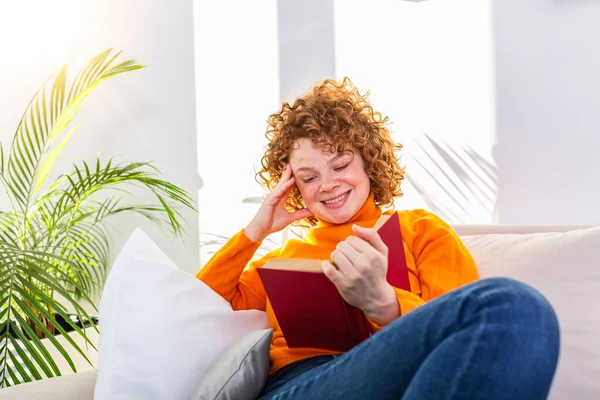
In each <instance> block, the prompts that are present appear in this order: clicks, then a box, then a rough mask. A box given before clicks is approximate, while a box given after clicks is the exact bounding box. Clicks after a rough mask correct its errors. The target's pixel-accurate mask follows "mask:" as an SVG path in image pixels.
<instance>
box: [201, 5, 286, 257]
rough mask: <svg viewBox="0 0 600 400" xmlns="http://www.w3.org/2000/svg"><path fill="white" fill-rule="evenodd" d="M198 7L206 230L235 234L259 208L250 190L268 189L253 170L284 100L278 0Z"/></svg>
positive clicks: (203, 229) (257, 194) (258, 192)
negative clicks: (269, 121) (250, 200)
mask: <svg viewBox="0 0 600 400" xmlns="http://www.w3.org/2000/svg"><path fill="white" fill-rule="evenodd" d="M232 10H235V12H232ZM194 15H195V35H196V41H195V52H196V83H197V92H196V99H197V100H196V106H197V119H198V165H199V170H200V171H201V175H202V179H203V181H204V186H203V188H202V190H201V191H200V194H199V201H200V231H201V234H202V235H203V237H204V235H205V234H206V235H209V234H212V235H224V236H231V235H233V234H234V233H236V232H237V231H238V230H240V229H242V228H243V227H244V226H245V225H246V224H247V223H248V222H250V220H251V219H252V217H253V215H254V214H255V212H256V211H257V209H258V208H257V207H258V204H247V203H243V200H244V198H249V197H260V196H261V195H262V194H263V190H262V189H261V187H260V186H259V184H258V183H257V182H256V181H255V177H254V173H255V169H258V165H259V164H258V163H259V161H260V157H261V155H262V152H263V148H264V146H265V145H266V139H265V130H266V127H267V123H266V119H267V117H268V115H269V114H271V113H273V112H274V111H275V110H276V109H277V107H278V105H279V70H278V51H277V9H276V2H275V0H269V1H259V2H249V1H241V0H221V1H212V0H196V1H195V4H194ZM205 250H206V248H205ZM201 251H202V249H201ZM201 256H202V257H203V258H206V257H205V256H204V255H203V254H201Z"/></svg>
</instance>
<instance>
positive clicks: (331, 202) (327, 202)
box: [323, 191, 350, 204]
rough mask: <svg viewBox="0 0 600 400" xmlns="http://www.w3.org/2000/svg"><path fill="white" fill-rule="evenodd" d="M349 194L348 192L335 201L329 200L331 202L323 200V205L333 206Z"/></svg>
mask: <svg viewBox="0 0 600 400" xmlns="http://www.w3.org/2000/svg"><path fill="white" fill-rule="evenodd" d="M349 194H350V191H347V192H346V193H344V194H343V195H341V196H339V197H336V198H335V199H331V200H324V201H323V203H325V204H335V203H338V202H340V201H342V200H344V199H345V198H346V197H348V195H349Z"/></svg>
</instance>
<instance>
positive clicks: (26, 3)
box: [0, 0, 200, 272]
mask: <svg viewBox="0 0 600 400" xmlns="http://www.w3.org/2000/svg"><path fill="white" fill-rule="evenodd" d="M0 38H2V39H1V42H2V44H3V46H2V47H3V49H2V50H3V51H2V54H1V55H0V57H1V58H0V88H2V90H0V107H1V110H2V112H1V113H0V139H1V140H2V143H3V145H4V146H5V151H6V150H7V148H8V147H7V146H8V145H9V144H10V139H11V138H12V135H13V133H14V131H15V128H16V126H17V123H18V121H19V118H20V117H21V114H22V112H23V110H24V109H25V107H26V105H27V103H28V101H29V100H30V98H31V96H32V95H33V93H34V92H35V90H37V88H38V87H39V85H40V84H41V83H42V82H43V81H44V80H45V79H46V78H47V77H48V76H49V75H50V73H52V72H54V71H55V70H56V69H57V68H58V67H59V66H60V65H61V64H62V63H63V62H64V61H65V60H66V57H67V56H68V55H69V54H70V55H71V57H72V61H73V63H74V68H73V69H71V71H72V72H75V71H76V70H77V69H78V67H80V66H81V65H82V64H83V63H84V62H86V61H87V60H88V59H89V58H91V57H92V56H94V55H96V54H97V53H99V52H100V51H102V50H104V49H106V48H109V47H114V48H115V49H118V50H123V59H127V58H133V59H135V60H136V61H138V62H139V63H141V64H144V65H146V66H147V67H146V68H144V69H142V70H141V71H135V72H132V73H127V74H125V75H122V76H119V77H116V78H114V79H112V80H110V81H108V82H106V83H105V84H103V85H102V86H100V88H99V89H98V90H97V91H96V92H95V93H93V94H92V96H91V97H90V98H89V100H88V101H87V103H86V104H85V105H84V107H83V109H82V111H81V112H80V115H79V117H78V118H77V119H76V121H75V122H76V123H80V124H81V128H80V129H79V131H78V132H77V133H76V135H75V136H74V137H73V139H72V141H71V142H70V143H69V144H68V146H67V148H66V149H65V152H64V153H63V154H64V155H63V156H62V157H61V159H60V160H59V162H58V164H57V166H56V168H57V170H56V172H67V171H69V170H70V166H71V165H72V162H73V161H75V160H76V159H79V158H83V159H87V160H94V159H95V156H96V155H97V154H99V155H100V157H102V159H108V158H109V157H111V156H116V157H118V158H121V159H122V158H123V157H127V158H129V159H131V160H135V161H152V162H153V163H154V165H155V166H156V167H157V168H158V169H159V170H160V171H161V173H162V174H163V177H164V178H165V179H166V180H168V181H171V182H173V183H175V184H177V185H180V186H181V187H183V188H184V189H186V190H187V191H189V192H190V193H191V194H192V195H193V196H194V198H197V191H198V189H199V186H200V179H199V177H198V172H197V155H196V127H195V105H194V96H195V93H194V69H193V66H194V65H193V63H194V48H193V15H192V1H191V0H172V1H169V2H164V1H158V0H154V1H149V0H129V1H126V2H122V1H118V0H107V1H102V2H100V1H94V2H82V1H75V0H55V1H52V2H48V1H44V0H22V1H19V2H3V3H2V5H0ZM134 201H135V202H140V203H141V202H149V201H153V198H152V197H151V196H148V195H144V196H141V195H140V196H137V197H136V198H135V199H134ZM5 206H6V204H5V203H3V207H5ZM184 219H185V220H186V222H187V224H188V226H187V227H186V229H187V234H186V236H185V238H184V240H185V242H182V241H181V240H173V239H172V238H169V237H167V236H165V235H163V233H162V232H161V231H160V230H157V229H156V228H153V227H151V226H150V225H149V224H148V223H147V222H146V221H144V220H143V219H141V218H138V217H135V218H133V217H132V218H120V219H119V221H114V222H113V223H112V226H113V227H114V228H115V231H116V233H115V235H114V237H113V239H114V247H113V249H114V250H115V251H114V253H115V254H116V253H117V251H118V250H119V249H120V247H121V246H122V244H123V242H124V240H126V238H127V237H128V235H129V234H130V233H131V231H132V230H133V229H134V227H135V226H142V227H143V228H144V229H145V230H147V232H148V233H149V235H150V236H151V237H152V238H153V239H154V240H155V241H156V243H157V244H158V245H159V246H160V247H161V248H162V249H164V251H165V252H166V253H167V254H168V255H169V256H170V257H171V258H172V259H173V261H175V262H176V263H177V264H178V265H179V266H180V267H181V268H182V269H185V270H186V271H190V272H194V271H196V270H197V268H198V246H197V245H198V216H197V214H196V213H195V212H192V211H186V212H185V213H184Z"/></svg>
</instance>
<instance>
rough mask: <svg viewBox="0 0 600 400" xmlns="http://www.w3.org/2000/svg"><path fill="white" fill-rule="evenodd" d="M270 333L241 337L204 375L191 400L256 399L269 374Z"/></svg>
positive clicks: (266, 330) (271, 331) (271, 334)
mask: <svg viewBox="0 0 600 400" xmlns="http://www.w3.org/2000/svg"><path fill="white" fill-rule="evenodd" d="M272 338H273V330H271V329H263V330H260V331H254V332H251V333H249V334H248V335H246V336H244V337H243V338H242V339H241V340H240V341H238V342H237V343H236V344H234V345H233V346H231V347H230V348H229V349H227V351H226V352H224V353H223V354H222V355H221V357H219V359H218V360H217V361H216V362H215V363H214V364H213V366H212V367H211V369H210V371H209V372H208V373H207V374H206V375H204V377H203V378H202V381H201V382H200V384H199V385H198V388H197V389H196V391H195V392H194V394H193V395H192V397H191V398H190V400H256V399H257V398H258V396H259V395H260V392H261V391H262V389H263V387H264V385H265V382H266V381H267V377H268V374H269V366H270V357H269V350H270V348H271V339H272Z"/></svg>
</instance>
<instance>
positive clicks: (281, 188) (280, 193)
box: [270, 178, 296, 203]
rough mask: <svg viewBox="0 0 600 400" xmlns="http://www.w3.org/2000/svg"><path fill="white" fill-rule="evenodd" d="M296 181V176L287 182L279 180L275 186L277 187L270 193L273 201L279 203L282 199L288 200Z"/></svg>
mask: <svg viewBox="0 0 600 400" xmlns="http://www.w3.org/2000/svg"><path fill="white" fill-rule="evenodd" d="M295 182H296V180H295V179H294V178H291V179H289V180H287V181H285V182H283V181H279V183H278V184H277V186H275V188H274V189H273V191H272V192H271V194H270V196H271V197H270V198H271V199H272V200H273V202H274V203H277V202H279V201H280V200H281V199H284V200H286V199H287V198H288V196H289V195H290V192H291V191H292V187H293V186H294V183H295Z"/></svg>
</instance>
